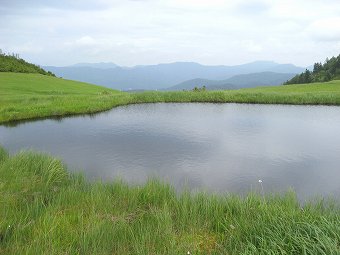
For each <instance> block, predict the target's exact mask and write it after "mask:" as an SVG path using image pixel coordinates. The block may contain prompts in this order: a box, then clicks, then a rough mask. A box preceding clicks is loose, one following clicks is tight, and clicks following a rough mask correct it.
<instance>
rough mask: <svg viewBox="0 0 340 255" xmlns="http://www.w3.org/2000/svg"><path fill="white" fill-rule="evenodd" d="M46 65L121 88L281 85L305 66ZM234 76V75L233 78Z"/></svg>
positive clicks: (65, 74) (262, 63) (59, 72)
mask: <svg viewBox="0 0 340 255" xmlns="http://www.w3.org/2000/svg"><path fill="white" fill-rule="evenodd" d="M44 68H45V69H46V70H48V71H51V72H53V73H55V74H56V75H57V76H60V77H63V78H66V79H72V80H78V81H83V82H89V83H93V84H97V85H103V86H107V87H110V88H114V89H120V90H141V89H144V90H156V89H157V90H159V89H168V88H169V89H174V90H178V89H192V88H193V87H195V86H201V85H200V84H199V83H202V84H203V83H204V84H203V85H205V86H211V87H210V89H217V88H225V89H234V88H242V87H253V86H259V85H279V84H282V83H283V82H285V81H287V80H288V79H290V78H292V77H293V76H294V74H297V73H300V72H302V71H304V70H305V68H303V67H298V66H295V65H293V64H278V63H275V62H272V61H256V62H252V63H247V64H243V65H236V66H223V65H219V66H206V65H201V64H198V63H193V62H175V63H169V64H158V65H146V66H134V67H121V66H117V65H115V64H114V63H80V64H76V65H73V66H66V67H55V66H45V67H44ZM245 74H247V75H245ZM250 74H251V75H250ZM283 74H284V75H283ZM242 75H245V76H242ZM233 76H236V77H233ZM231 77H233V79H229V78H231ZM195 82H197V84H196V85H195ZM173 86H175V87H173ZM181 86H183V87H181ZM218 86H222V87H218ZM171 87H173V88H171Z"/></svg>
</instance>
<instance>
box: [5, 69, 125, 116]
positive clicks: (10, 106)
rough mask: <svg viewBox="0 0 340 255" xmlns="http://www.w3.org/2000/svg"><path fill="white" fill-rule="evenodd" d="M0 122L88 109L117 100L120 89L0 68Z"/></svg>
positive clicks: (108, 104)
mask: <svg viewBox="0 0 340 255" xmlns="http://www.w3.org/2000/svg"><path fill="white" fill-rule="evenodd" d="M0 84H1V86H0V102H1V104H0V122H4V121H8V120H18V119H29V118H34V117H50V116H61V115H69V114H76V113H84V112H87V113H91V112H97V111H102V110H105V109H110V108H112V107H113V106H115V105H116V103H119V102H120V101H119V99H116V98H115V96H117V95H120V94H121V92H118V91H115V90H111V89H108V88H103V87H100V86H96V85H91V84H87V83H83V82H77V81H70V80H64V79H61V78H55V77H52V76H48V75H42V74H24V73H4V72H0Z"/></svg>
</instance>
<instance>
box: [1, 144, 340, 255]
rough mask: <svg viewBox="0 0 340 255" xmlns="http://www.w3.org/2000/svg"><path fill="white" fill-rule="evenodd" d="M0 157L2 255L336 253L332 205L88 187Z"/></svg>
mask: <svg viewBox="0 0 340 255" xmlns="http://www.w3.org/2000/svg"><path fill="white" fill-rule="evenodd" d="M0 155H1V156H0V162H1V163H0V253H2V254H187V252H188V251H189V252H190V253H191V254H339V253H340V246H339V244H340V208H339V206H338V205H337V204H335V203H331V202H325V201H322V200H320V201H314V202H313V203H310V204H307V205H305V206H303V207H301V205H299V203H298V201H297V199H296V197H295V194H294V193H293V192H288V193H286V194H282V196H267V197H266V200H264V199H263V198H262V196H261V195H260V194H249V195H248V196H246V197H243V198H241V197H238V196H236V195H212V194H210V195H209V194H204V193H198V194H191V193H190V192H183V193H180V194H178V193H177V192H175V191H174V189H173V188H172V187H171V186H169V185H167V184H165V183H162V182H160V181H157V180H149V181H148V182H147V183H146V184H144V185H140V186H129V185H127V184H126V183H124V182H122V181H115V182H113V183H102V182H94V183H89V182H87V181H86V180H85V179H84V178H83V177H82V176H81V175H74V174H69V173H68V171H67V168H66V166H65V165H63V164H62V162H61V161H59V160H58V159H55V158H53V157H51V156H47V155H42V154H37V153H33V152H30V151H26V152H21V153H18V154H17V155H11V156H8V154H7V153H6V152H5V150H3V149H0Z"/></svg>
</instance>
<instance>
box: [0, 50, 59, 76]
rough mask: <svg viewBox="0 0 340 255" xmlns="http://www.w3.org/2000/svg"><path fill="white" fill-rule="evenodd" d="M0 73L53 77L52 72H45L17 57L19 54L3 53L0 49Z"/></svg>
mask: <svg viewBox="0 0 340 255" xmlns="http://www.w3.org/2000/svg"><path fill="white" fill-rule="evenodd" d="M0 72H14V73H39V74H43V75H49V76H55V75H54V74H53V73H52V72H50V71H48V72H47V71H45V70H44V69H42V68H41V67H40V66H38V65H35V64H31V63H28V62H26V61H25V60H23V59H22V58H20V57H19V54H15V53H12V54H10V53H4V52H3V51H2V50H1V49H0Z"/></svg>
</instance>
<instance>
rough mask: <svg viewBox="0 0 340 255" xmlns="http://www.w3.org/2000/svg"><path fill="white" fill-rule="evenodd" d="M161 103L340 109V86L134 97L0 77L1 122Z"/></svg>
mask: <svg viewBox="0 0 340 255" xmlns="http://www.w3.org/2000/svg"><path fill="white" fill-rule="evenodd" d="M159 102H164V103H170V102H176V103H178V102H183V103H185V102H207V103H231V102H232V103H259V104H320V105H340V81H331V82H327V83H314V84H308V85H290V86H276V87H260V88H253V89H241V90H229V91H205V92H204V91H202V92H193V91H173V92H155V91H154V92H143V93H135V94H133V93H123V92H119V91H115V90H111V89H108V88H104V87H100V86H95V85H91V84H87V83H82V82H76V81H69V80H64V79H60V78H55V77H50V76H46V75H39V74H18V73H0V123H4V122H8V121H13V120H24V119H32V118H42V117H52V116H65V115H72V114H80V113H95V112H99V111H103V110H108V109H111V108H112V107H115V106H119V105H126V104H140V103H159Z"/></svg>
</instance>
